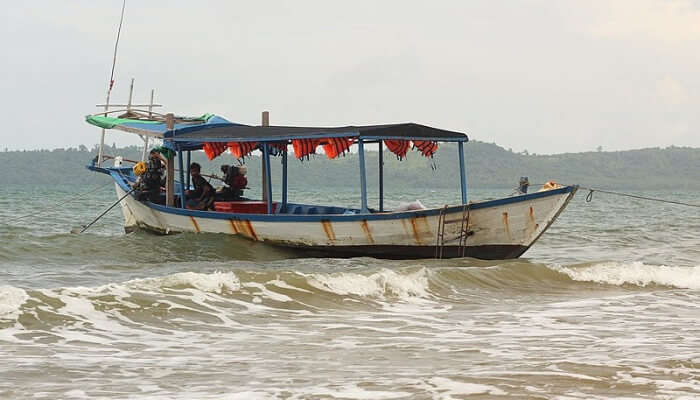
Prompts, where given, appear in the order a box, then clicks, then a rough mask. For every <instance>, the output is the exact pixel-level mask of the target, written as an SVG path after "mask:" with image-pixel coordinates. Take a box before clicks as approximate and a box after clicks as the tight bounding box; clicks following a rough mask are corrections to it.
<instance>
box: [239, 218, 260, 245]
mask: <svg viewBox="0 0 700 400" xmlns="http://www.w3.org/2000/svg"><path fill="white" fill-rule="evenodd" d="M243 223H244V224H245V227H246V233H247V234H248V236H250V237H252V238H253V239H255V240H258V235H257V234H256V233H255V229H253V224H251V223H250V220H249V219H246V220H245V221H243Z"/></svg>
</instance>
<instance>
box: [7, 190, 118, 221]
mask: <svg viewBox="0 0 700 400" xmlns="http://www.w3.org/2000/svg"><path fill="white" fill-rule="evenodd" d="M113 183H114V182H107V183H105V184H104V185H101V186H98V187H96V188H93V189H90V190H89V191H87V192H85V193H82V194H79V195H77V196H76V197H75V198H73V199H71V200H68V201H64V202H59V203H56V204H54V205H53V206H51V207H49V208H48V209H47V210H46V211H43V212H38V213H36V212H35V213H31V214H27V215H22V216H19V217H15V218H11V219H8V220H5V222H14V221H18V220H20V219H23V218H27V217H31V216H39V215H44V214H46V213H48V212H51V211H55V210H54V209H55V208H56V207H59V206H63V205H66V204H70V203H72V202H74V201H77V200H80V199H81V198H82V197H83V196H87V195H88V194H92V193H95V192H97V191H98V190H100V189H102V188H105V187H107V186H108V185H111V184H113Z"/></svg>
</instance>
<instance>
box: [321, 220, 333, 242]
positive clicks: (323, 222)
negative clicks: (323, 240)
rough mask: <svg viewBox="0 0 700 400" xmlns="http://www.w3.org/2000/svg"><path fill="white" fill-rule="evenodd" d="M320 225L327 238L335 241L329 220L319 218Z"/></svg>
mask: <svg viewBox="0 0 700 400" xmlns="http://www.w3.org/2000/svg"><path fill="white" fill-rule="evenodd" d="M321 225H322V226H323V232H325V234H326V237H327V238H328V240H330V241H331V242H333V241H335V232H334V231H333V225H331V221H328V220H321Z"/></svg>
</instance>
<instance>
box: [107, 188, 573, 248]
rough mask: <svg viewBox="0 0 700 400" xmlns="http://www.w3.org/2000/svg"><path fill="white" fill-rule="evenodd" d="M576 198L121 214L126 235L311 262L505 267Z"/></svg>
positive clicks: (134, 204)
mask: <svg viewBox="0 0 700 400" xmlns="http://www.w3.org/2000/svg"><path fill="white" fill-rule="evenodd" d="M116 190H117V196H119V197H121V196H123V195H124V194H125V187H124V186H121V185H120V184H119V183H117V184H116ZM575 192H576V187H564V188H560V189H554V190H551V191H548V192H539V193H533V194H529V195H523V196H514V197H510V198H505V199H501V200H494V201H488V202H482V203H470V204H469V205H468V206H466V207H465V206H456V207H449V208H445V209H442V210H441V209H428V210H418V211H409V212H398V213H373V214H361V215H335V214H334V215H289V214H271V215H268V214H227V213H219V212H203V211H192V210H183V209H179V208H166V207H163V206H159V205H155V204H152V203H145V202H140V201H137V200H136V199H135V198H134V197H132V196H127V197H126V198H125V199H124V200H123V201H122V202H121V208H122V212H123V214H124V222H125V227H126V229H127V230H133V229H135V228H141V229H146V230H150V231H154V232H158V233H162V234H170V233H178V232H195V233H204V232H206V233H221V234H229V235H237V236H240V237H243V238H246V239H249V240H253V241H259V242H264V243H266V244H271V245H275V246H284V247H289V248H296V249H299V250H300V251H302V252H303V253H304V254H305V255H309V256H312V255H313V256H316V255H326V256H339V257H347V256H360V255H365V256H374V257H380V258H428V257H436V256H438V257H445V258H451V257H462V256H469V257H477V258H484V259H507V258H517V257H519V256H520V255H522V254H523V253H524V252H525V251H526V250H527V249H528V248H529V247H530V246H531V245H532V244H533V243H534V242H535V241H536V240H537V239H538V238H539V237H540V236H541V235H542V233H544V231H545V230H546V229H547V228H548V227H549V226H550V225H551V224H552V223H553V222H554V220H555V219H556V218H557V216H558V215H559V213H561V211H562V210H563V209H564V208H565V207H566V205H567V204H568V202H569V200H570V199H571V198H572V197H573V195H574V193H575ZM467 209H468V210H467ZM467 211H468V212H467ZM463 220H464V221H465V222H464V224H463ZM441 221H444V234H443V235H442V238H443V239H442V240H441V239H440V238H439V235H438V233H439V232H440V231H441V226H442V223H441ZM463 228H464V231H465V232H466V233H465V234H463V233H462V232H463V231H462V230H463ZM465 238H466V240H465Z"/></svg>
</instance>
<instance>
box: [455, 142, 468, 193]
mask: <svg viewBox="0 0 700 400" xmlns="http://www.w3.org/2000/svg"><path fill="white" fill-rule="evenodd" d="M457 148H458V149H459V181H460V184H461V186H462V204H467V173H466V171H465V169H464V142H457Z"/></svg>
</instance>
